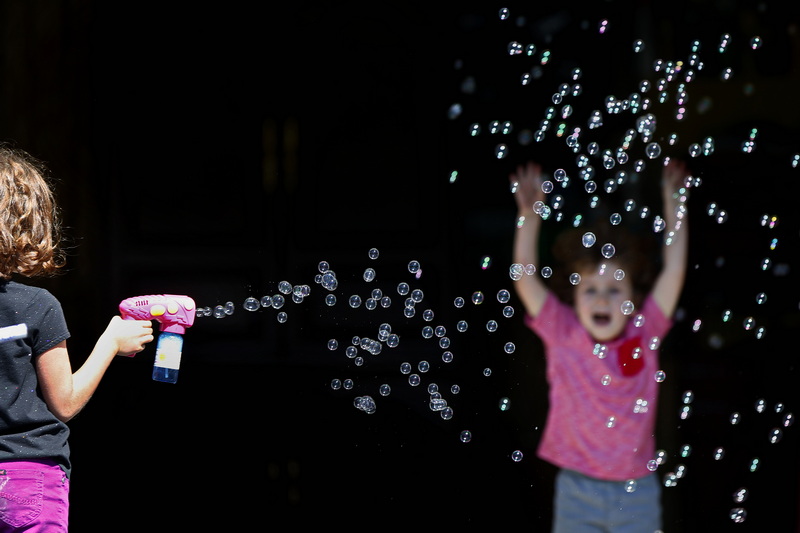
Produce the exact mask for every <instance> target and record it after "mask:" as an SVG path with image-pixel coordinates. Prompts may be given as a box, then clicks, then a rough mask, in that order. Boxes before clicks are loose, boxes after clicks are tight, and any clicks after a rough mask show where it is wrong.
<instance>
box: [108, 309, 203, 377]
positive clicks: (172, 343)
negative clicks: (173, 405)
mask: <svg viewBox="0 0 800 533" xmlns="http://www.w3.org/2000/svg"><path fill="white" fill-rule="evenodd" d="M119 312H120V314H121V315H122V318H124V319H126V320H127V319H134V320H156V321H158V322H159V323H160V324H161V327H160V329H161V333H160V334H159V336H158V345H157V346H156V359H155V362H154V363H153V379H154V380H156V381H163V382H166V383H175V382H176V381H178V370H179V369H180V366H181V353H182V352H183V334H184V333H185V332H186V328H189V327H191V326H192V324H194V318H195V313H196V311H195V304H194V300H193V299H191V298H190V297H188V296H181V295H176V294H153V295H148V296H134V297H132V298H128V299H126V300H123V301H122V302H121V303H120V304H119Z"/></svg>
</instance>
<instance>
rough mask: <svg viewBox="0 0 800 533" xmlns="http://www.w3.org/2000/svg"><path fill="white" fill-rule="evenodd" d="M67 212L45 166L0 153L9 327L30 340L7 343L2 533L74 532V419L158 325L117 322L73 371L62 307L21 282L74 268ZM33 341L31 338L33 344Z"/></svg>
mask: <svg viewBox="0 0 800 533" xmlns="http://www.w3.org/2000/svg"><path fill="white" fill-rule="evenodd" d="M60 237H61V225H60V219H59V216H58V207H57V205H56V203H55V199H54V195H53V191H52V190H51V188H50V184H49V182H48V177H47V173H46V169H45V167H44V165H42V164H41V162H39V161H38V160H36V159H35V158H33V157H32V156H31V155H30V154H28V153H27V152H24V151H23V150H19V149H17V148H14V147H12V146H9V145H0V327H7V326H16V325H18V326H22V325H23V324H24V327H21V328H20V330H21V331H22V333H21V334H20V335H17V336H16V337H22V338H11V339H9V340H5V341H4V342H0V532H10V531H22V530H24V531H26V532H41V533H58V532H66V531H67V530H68V523H69V516H68V515H69V475H70V473H71V468H72V465H71V463H70V453H69V444H68V436H69V427H68V426H67V424H66V423H67V421H69V420H70V419H71V418H72V417H74V416H75V415H76V414H78V412H80V411H81V409H83V407H84V406H85V405H86V403H87V402H88V401H89V398H90V397H91V396H92V394H93V393H94V391H95V390H96V388H97V386H98V385H99V382H100V380H101V379H102V377H103V375H104V374H105V371H106V369H107V368H108V366H109V364H111V361H112V360H113V358H114V356H116V355H132V354H134V353H137V352H140V351H141V350H143V349H144V345H145V344H146V343H148V342H150V341H152V340H153V329H152V324H151V322H150V321H146V320H123V319H122V318H121V317H119V316H113V317H112V318H111V320H110V322H109V324H108V326H107V327H106V329H105V331H104V332H103V333H102V334H101V335H100V337H99V339H98V340H97V343H96V344H95V346H94V348H93V349H92V351H91V353H90V354H89V356H88V357H87V358H86V360H85V362H84V363H83V364H82V365H81V366H80V368H78V369H77V370H76V371H74V372H73V369H72V366H71V364H70V358H69V353H68V351H67V339H68V338H69V336H70V334H69V330H68V329H67V324H66V320H65V317H64V314H63V311H62V308H61V305H60V303H59V301H58V300H57V299H56V298H55V297H54V296H53V295H52V294H51V293H50V292H48V291H47V290H45V289H43V288H38V287H35V286H33V285H29V284H26V283H22V282H20V281H18V278H19V277H25V278H34V277H40V276H51V275H55V274H56V273H57V272H58V271H59V269H60V268H61V267H62V266H63V265H64V257H65V256H64V254H63V251H62V250H61V248H60ZM23 335H24V336H23Z"/></svg>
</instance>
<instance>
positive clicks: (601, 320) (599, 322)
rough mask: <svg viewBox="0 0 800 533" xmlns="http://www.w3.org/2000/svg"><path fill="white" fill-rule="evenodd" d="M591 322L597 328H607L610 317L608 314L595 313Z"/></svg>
mask: <svg viewBox="0 0 800 533" xmlns="http://www.w3.org/2000/svg"><path fill="white" fill-rule="evenodd" d="M592 322H594V324H595V325H596V326H599V327H604V326H608V325H609V324H610V323H611V315H610V314H608V313H595V314H593V315H592Z"/></svg>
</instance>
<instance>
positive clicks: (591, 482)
mask: <svg viewBox="0 0 800 533" xmlns="http://www.w3.org/2000/svg"><path fill="white" fill-rule="evenodd" d="M553 511H554V512H553V533H584V532H586V533H589V532H594V533H598V532H606V533H611V532H613V533H654V532H658V531H661V485H660V484H659V482H658V479H657V478H656V475H655V473H653V474H650V475H648V476H646V477H643V478H640V479H637V480H635V482H628V481H603V480H600V479H594V478H591V477H587V476H584V475H583V474H580V473H578V472H575V471H573V470H567V469H561V470H560V471H559V472H558V474H557V476H556V487H555V498H554V510H553Z"/></svg>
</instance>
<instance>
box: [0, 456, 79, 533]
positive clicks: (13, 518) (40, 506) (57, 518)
mask: <svg viewBox="0 0 800 533" xmlns="http://www.w3.org/2000/svg"><path fill="white" fill-rule="evenodd" d="M68 525H69V479H67V476H66V474H64V471H63V470H62V469H61V467H59V466H58V465H57V464H55V463H53V462H49V461H43V462H38V461H8V462H0V533H10V532H12V531H18V530H19V529H20V528H24V531H26V532H29V533H62V532H63V533H66V532H67V529H68Z"/></svg>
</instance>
